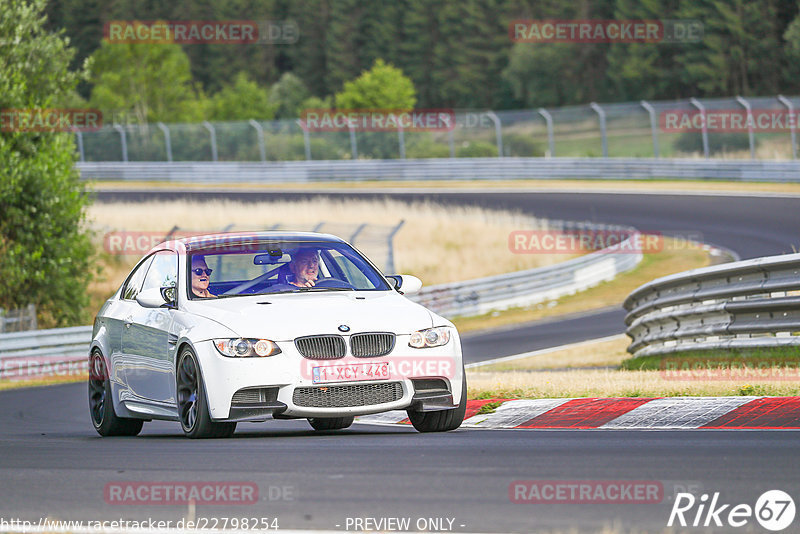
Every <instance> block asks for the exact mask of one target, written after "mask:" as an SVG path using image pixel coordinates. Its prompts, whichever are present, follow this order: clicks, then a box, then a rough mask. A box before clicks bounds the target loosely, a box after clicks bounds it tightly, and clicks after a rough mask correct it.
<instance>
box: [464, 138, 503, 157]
mask: <svg viewBox="0 0 800 534" xmlns="http://www.w3.org/2000/svg"><path fill="white" fill-rule="evenodd" d="M496 156H497V147H496V146H495V145H493V144H491V143H486V142H485V141H464V142H463V143H462V144H461V145H460V146H459V147H458V148H456V157H459V158H491V157H496Z"/></svg>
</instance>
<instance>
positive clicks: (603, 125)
mask: <svg viewBox="0 0 800 534" xmlns="http://www.w3.org/2000/svg"><path fill="white" fill-rule="evenodd" d="M589 106H591V108H592V109H593V110H595V112H597V117H598V119H599V120H600V138H601V141H602V143H603V157H604V158H607V157H608V139H607V136H606V112H605V111H603V108H601V107H600V106H599V105H598V104H597V102H592V103H591V104H589Z"/></svg>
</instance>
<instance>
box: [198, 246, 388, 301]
mask: <svg viewBox="0 0 800 534" xmlns="http://www.w3.org/2000/svg"><path fill="white" fill-rule="evenodd" d="M187 264H188V268H189V276H188V277H187V280H189V287H188V294H189V297H190V298H193V299H195V298H196V299H201V298H218V297H234V296H241V295H264V294H274V293H300V292H310V291H385V290H389V289H390V287H389V286H388V285H387V284H386V281H385V280H384V279H383V277H382V276H381V274H380V273H379V272H378V271H377V270H376V269H375V268H374V267H373V266H372V265H370V263H369V262H368V261H367V260H366V259H365V258H364V257H363V256H361V255H360V254H359V253H358V252H356V251H355V250H354V249H353V248H352V247H350V246H349V245H347V244H345V243H328V242H313V243H309V242H304V243H299V242H276V243H264V244H262V245H259V247H258V249H250V250H246V251H242V250H238V249H237V250H235V251H221V250H219V249H216V250H214V251H212V252H205V251H200V252H197V253H195V254H192V255H191V256H190V257H189V261H188V262H187Z"/></svg>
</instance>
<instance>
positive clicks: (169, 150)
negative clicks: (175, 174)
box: [157, 122, 172, 163]
mask: <svg viewBox="0 0 800 534" xmlns="http://www.w3.org/2000/svg"><path fill="white" fill-rule="evenodd" d="M157 125H158V128H159V129H160V130H161V131H162V132H164V148H165V149H166V151H167V161H168V162H169V163H172V141H171V140H170V137H169V128H167V125H166V124H164V123H163V122H159V123H157Z"/></svg>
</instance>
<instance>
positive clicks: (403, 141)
mask: <svg viewBox="0 0 800 534" xmlns="http://www.w3.org/2000/svg"><path fill="white" fill-rule="evenodd" d="M397 142H398V143H400V159H406V138H405V135H404V134H403V125H402V124H400V121H399V120H398V121H397Z"/></svg>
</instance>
